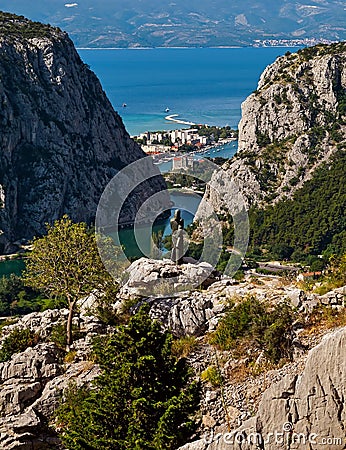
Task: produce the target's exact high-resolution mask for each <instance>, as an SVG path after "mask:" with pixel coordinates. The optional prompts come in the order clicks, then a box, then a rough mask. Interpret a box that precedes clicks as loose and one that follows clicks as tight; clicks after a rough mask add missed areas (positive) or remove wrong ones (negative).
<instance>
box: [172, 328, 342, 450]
mask: <svg viewBox="0 0 346 450" xmlns="http://www.w3.org/2000/svg"><path fill="white" fill-rule="evenodd" d="M345 350H346V329H345V328H341V329H339V330H337V331H334V332H332V333H330V334H328V335H326V336H325V337H324V339H323V340H322V342H321V343H320V344H319V345H318V346H316V347H315V348H313V349H312V350H311V351H310V353H309V355H308V358H307V361H306V365H305V368H304V370H303V372H302V373H301V374H300V375H287V376H286V377H285V378H283V379H282V380H281V381H280V382H278V383H275V384H273V385H272V386H270V387H269V388H268V389H267V390H266V391H265V393H264V395H263V397H262V399H261V402H260V405H259V409H258V412H257V414H256V415H255V416H254V417H252V418H251V419H249V420H247V421H246V422H244V423H243V425H242V426H241V427H240V428H238V429H237V430H232V432H230V433H227V432H226V433H223V434H221V433H220V435H217V436H211V437H209V436H208V439H207V440H205V439H202V440H199V441H196V442H193V443H191V444H186V445H185V446H183V447H181V450H226V449H234V450H235V449H237V450H252V449H257V448H261V449H263V450H279V449H290V450H294V449H301V448H309V449H311V450H317V449H318V448H328V450H337V449H344V448H345V439H346V435H345V419H346V416H345V395H346V391H345V379H346V363H345Z"/></svg>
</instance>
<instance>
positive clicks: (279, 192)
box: [204, 43, 346, 210]
mask: <svg viewBox="0 0 346 450" xmlns="http://www.w3.org/2000/svg"><path fill="white" fill-rule="evenodd" d="M345 63H346V44H345V43H339V44H333V45H330V46H323V45H321V46H316V47H312V48H306V49H302V50H300V51H299V52H298V53H295V54H290V53H289V52H288V53H287V54H286V55H285V56H283V57H280V58H278V59H277V60H276V61H275V62H274V63H273V64H272V65H271V66H269V67H267V69H266V70H265V71H264V72H263V74H262V76H261V78H260V81H259V84H258V89H257V90H256V91H255V92H254V93H253V94H251V95H250V96H249V97H248V98H247V99H246V100H245V102H244V103H243V105H242V119H241V121H240V124H239V151H238V153H237V155H236V157H235V158H234V159H233V160H232V161H231V162H230V163H226V164H225V165H224V166H223V168H224V169H225V170H224V171H223V172H219V173H217V174H215V176H214V178H213V179H212V181H211V183H210V187H208V189H207V191H206V194H205V197H204V199H205V200H208V201H209V202H211V204H212V206H213V207H215V209H216V210H220V209H222V208H221V200H220V199H223V201H224V203H226V204H228V205H230V206H232V203H234V202H233V199H232V197H233V196H234V193H233V190H232V189H231V184H230V180H233V181H235V182H236V183H237V184H238V186H239V188H240V190H241V192H242V193H243V195H244V196H245V199H246V202H247V204H248V205H252V204H257V205H259V206H263V205H266V204H267V203H269V202H272V201H278V200H279V199H281V198H283V197H290V196H291V195H292V193H293V192H294V191H295V190H297V189H299V188H300V187H301V186H302V185H303V183H304V182H305V181H306V180H308V179H310V178H311V177H312V175H313V173H314V171H315V169H316V168H317V167H318V166H319V165H320V164H321V163H323V162H325V161H329V159H330V158H331V156H332V155H333V154H334V153H335V152H336V150H337V148H339V149H340V148H344V145H345V137H346V126H345V99H346V65H345ZM216 192H219V195H217V194H216Z"/></svg>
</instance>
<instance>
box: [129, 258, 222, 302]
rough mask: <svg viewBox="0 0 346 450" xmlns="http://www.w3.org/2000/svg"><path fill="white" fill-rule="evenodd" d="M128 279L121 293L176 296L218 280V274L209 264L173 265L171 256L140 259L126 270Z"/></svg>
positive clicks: (133, 295)
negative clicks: (159, 258)
mask: <svg viewBox="0 0 346 450" xmlns="http://www.w3.org/2000/svg"><path fill="white" fill-rule="evenodd" d="M126 273H127V275H128V278H127V281H126V283H125V284H124V286H123V287H122V289H121V291H120V295H121V296H130V297H131V296H132V297H135V296H152V295H158V296H160V295H161V296H162V295H165V294H166V295H167V296H171V295H176V294H178V293H179V292H182V291H189V290H192V289H194V288H197V287H199V286H204V287H207V286H209V285H211V284H212V283H213V282H215V281H217V279H218V275H219V274H218V273H217V272H216V271H215V270H214V268H213V267H212V265H211V264H209V263H206V262H201V263H196V264H193V263H184V264H181V265H176V264H175V263H174V262H173V261H171V260H170V259H163V260H157V259H149V258H140V259H138V260H137V261H135V262H133V263H132V264H131V265H130V266H129V267H128V268H127V269H126Z"/></svg>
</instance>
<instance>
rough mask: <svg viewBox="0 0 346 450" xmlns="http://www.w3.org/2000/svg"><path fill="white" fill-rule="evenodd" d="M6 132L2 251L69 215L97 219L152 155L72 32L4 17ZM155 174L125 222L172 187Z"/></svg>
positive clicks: (1, 166) (1, 83) (0, 140)
mask: <svg viewBox="0 0 346 450" xmlns="http://www.w3.org/2000/svg"><path fill="white" fill-rule="evenodd" d="M0 131H1V132H0V200H1V210H0V230H2V236H1V238H0V239H1V244H2V245H1V247H2V248H1V249H0V250H2V251H3V250H5V251H6V249H8V248H9V245H8V244H9V243H10V242H13V241H15V240H16V239H18V238H23V237H24V238H32V237H33V236H34V235H36V234H40V233H42V232H44V228H45V223H46V222H50V223H51V222H52V221H53V220H54V219H57V218H58V217H61V216H62V215H63V214H64V213H67V214H69V215H70V217H71V218H72V219H73V220H76V221H87V222H92V220H93V219H94V216H95V211H96V208H97V205H98V202H99V199H100V196H101V194H102V192H103V190H104V188H105V187H106V185H107V183H108V182H109V181H110V180H111V179H112V177H113V176H114V175H115V174H116V173H117V172H118V171H119V170H120V169H122V168H123V167H124V166H126V165H128V164H129V163H131V162H134V161H136V160H138V159H139V158H142V157H144V156H145V154H144V153H143V152H142V150H141V149H140V147H139V146H138V145H137V144H136V143H134V141H133V140H131V138H130V137H129V135H128V133H127V132H126V130H125V128H124V125H123V123H122V120H121V118H120V117H119V115H118V114H117V113H116V112H115V111H114V110H113V108H112V106H111V104H110V102H109V100H108V99H107V97H106V95H105V93H104V92H103V90H102V87H101V85H100V82H99V81H98V79H97V77H96V76H95V74H94V73H93V72H92V71H90V70H89V68H88V67H87V65H85V64H84V63H83V62H82V61H81V59H80V58H79V55H78V54H77V52H76V50H75V48H74V46H73V43H72V42H71V40H70V39H69V38H68V36H67V35H66V33H63V32H61V31H60V30H59V29H56V28H51V27H49V26H45V25H42V24H36V23H32V22H30V21H27V20H26V19H23V18H18V17H16V16H10V15H8V16H7V15H5V16H4V15H2V17H1V20H0ZM153 170H154V169H153ZM156 172H157V174H158V176H157V177H155V178H152V179H151V180H149V181H148V182H145V183H143V185H142V186H140V187H139V188H138V190H137V192H136V195H134V196H133V197H132V199H130V200H129V202H128V207H127V209H126V211H125V212H124V214H123V215H122V216H121V221H122V222H131V221H133V218H134V216H135V212H136V211H137V210H138V208H139V206H140V204H141V202H143V201H144V200H145V199H146V198H148V197H150V195H152V194H153V193H154V192H157V191H159V190H161V189H163V188H164V187H165V184H164V181H163V179H162V178H161V177H160V176H159V171H158V170H157V171H156Z"/></svg>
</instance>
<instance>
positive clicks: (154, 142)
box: [134, 122, 238, 170]
mask: <svg viewBox="0 0 346 450" xmlns="http://www.w3.org/2000/svg"><path fill="white" fill-rule="evenodd" d="M178 123H179V122H178ZM237 137H238V132H237V130H233V129H231V127H229V126H225V127H217V126H208V125H196V124H192V123H191V128H183V129H177V130H170V131H155V132H152V131H147V132H145V133H141V134H140V135H139V136H134V139H135V140H136V141H137V142H138V143H139V144H140V145H141V147H142V149H143V151H144V152H145V153H147V154H148V155H150V156H152V157H153V159H154V162H155V163H161V162H166V161H168V160H171V159H172V161H173V169H176V170H179V169H184V168H185V169H186V168H188V167H190V166H191V164H192V162H191V161H192V160H191V157H193V155H194V154H195V153H200V154H204V153H208V152H210V151H213V152H215V153H216V152H217V151H218V149H219V148H220V147H221V146H223V145H226V144H229V143H230V142H234V141H236V140H237ZM234 145H235V144H234Z"/></svg>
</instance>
